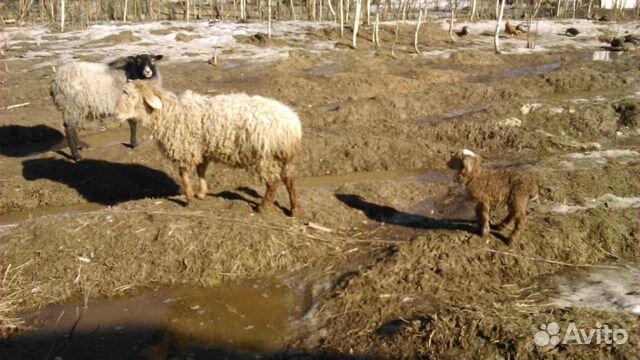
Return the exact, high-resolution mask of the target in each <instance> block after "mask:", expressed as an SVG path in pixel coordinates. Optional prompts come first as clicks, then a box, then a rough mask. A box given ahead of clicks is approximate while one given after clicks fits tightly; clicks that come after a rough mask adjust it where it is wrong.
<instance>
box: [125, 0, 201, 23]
mask: <svg viewBox="0 0 640 360" xmlns="http://www.w3.org/2000/svg"><path fill="white" fill-rule="evenodd" d="M127 3H128V1H127V0H124V10H122V22H127V5H128V4H127ZM187 11H188V10H187ZM187 14H188V12H187ZM187 16H189V15H187ZM187 21H188V19H187Z"/></svg>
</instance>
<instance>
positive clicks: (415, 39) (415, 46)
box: [413, 9, 422, 55]
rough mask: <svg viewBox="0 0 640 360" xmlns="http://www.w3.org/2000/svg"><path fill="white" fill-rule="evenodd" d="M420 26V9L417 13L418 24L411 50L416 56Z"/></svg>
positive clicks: (418, 52) (418, 51)
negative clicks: (413, 50)
mask: <svg viewBox="0 0 640 360" xmlns="http://www.w3.org/2000/svg"><path fill="white" fill-rule="evenodd" d="M421 24H422V9H420V13H418V24H417V25H416V34H415V36H414V37H413V48H414V49H415V51H416V54H418V55H420V49H418V34H419V33H420V25H421Z"/></svg>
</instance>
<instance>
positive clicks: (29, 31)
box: [3, 21, 335, 67]
mask: <svg viewBox="0 0 640 360" xmlns="http://www.w3.org/2000/svg"><path fill="white" fill-rule="evenodd" d="M332 27H335V24H334V23H331V22H305V21H280V22H276V23H274V24H273V27H272V36H273V37H276V38H277V37H283V36H286V37H287V40H293V41H296V40H298V41H300V43H301V45H300V47H304V48H306V49H308V50H309V51H311V52H322V51H327V50H331V49H334V46H335V41H329V40H313V41H308V42H305V41H303V40H304V39H305V37H306V34H307V33H308V32H309V31H314V30H318V29H324V28H332ZM163 30H164V31H169V32H168V33H167V34H162V33H158V31H163ZM3 31H4V32H5V33H4V34H3V36H6V37H7V38H8V40H7V43H8V46H9V47H11V46H13V45H16V44H18V43H31V44H40V46H41V47H42V49H39V50H38V51H28V52H26V54H24V55H23V56H22V58H27V59H39V58H43V61H42V62H41V63H38V64H37V65H36V67H45V66H52V65H59V64H62V63H66V62H69V61H70V60H72V59H74V58H76V57H79V56H92V57H97V58H100V61H103V62H107V61H111V60H113V59H115V58H118V57H120V56H126V55H132V54H138V53H157V54H163V55H165V60H164V61H166V62H174V63H182V62H190V61H207V60H208V59H210V58H211V57H212V56H213V53H214V49H215V48H218V49H222V50H225V51H226V53H225V55H224V58H226V59H234V60H240V59H242V60H245V61H258V62H261V61H276V60H280V59H285V58H287V57H288V55H289V51H291V50H294V47H291V46H289V47H287V46H277V47H258V46H255V45H252V44H245V43H240V42H237V41H236V39H235V38H234V37H235V36H242V35H244V36H251V35H254V34H258V33H264V34H266V32H267V24H266V22H265V23H249V24H238V23H233V22H215V23H209V22H208V21H192V22H184V21H172V22H150V23H140V24H119V23H118V24H116V23H107V24H98V25H92V26H89V27H88V28H86V29H84V30H78V31H71V32H67V33H62V34H60V33H55V32H51V30H50V29H48V28H47V27H44V26H37V27H31V28H17V27H13V28H11V27H9V28H4V29H3ZM123 32H130V33H131V36H132V39H133V41H131V42H123V43H117V42H114V43H110V42H109V41H106V40H108V39H105V38H107V37H109V36H112V35H117V34H122V33H123ZM179 32H183V33H187V34H188V35H196V36H199V37H198V38H194V39H193V40H191V41H189V42H180V41H176V40H175V35H176V34H177V33H179ZM43 37H46V39H45V38H43ZM15 38H17V40H12V39H15ZM25 38H26V39H27V40H20V39H25ZM101 40H105V42H103V43H100V41H101ZM3 44H4V43H3ZM218 54H220V50H218ZM7 60H8V61H18V60H20V59H19V58H9V59H7Z"/></svg>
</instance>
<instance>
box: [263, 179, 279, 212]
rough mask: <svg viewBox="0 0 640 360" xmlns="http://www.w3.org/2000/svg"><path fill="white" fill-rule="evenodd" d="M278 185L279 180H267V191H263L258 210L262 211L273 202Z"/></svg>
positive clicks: (267, 208)
mask: <svg viewBox="0 0 640 360" xmlns="http://www.w3.org/2000/svg"><path fill="white" fill-rule="evenodd" d="M278 185H280V180H273V181H270V182H267V191H266V192H265V193H264V198H262V203H261V204H260V206H258V211H259V212H261V213H264V212H266V211H267V210H269V208H270V207H271V206H272V205H273V202H274V201H275V198H276V190H278Z"/></svg>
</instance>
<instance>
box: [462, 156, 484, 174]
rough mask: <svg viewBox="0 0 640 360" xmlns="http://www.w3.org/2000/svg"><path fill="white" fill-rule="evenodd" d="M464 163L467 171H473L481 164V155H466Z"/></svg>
mask: <svg viewBox="0 0 640 360" xmlns="http://www.w3.org/2000/svg"><path fill="white" fill-rule="evenodd" d="M462 165H463V166H464V170H465V171H466V173H467V174H468V173H472V172H474V171H475V170H476V169H477V168H478V165H480V157H479V156H477V155H476V156H465V157H464V159H463V160H462Z"/></svg>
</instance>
